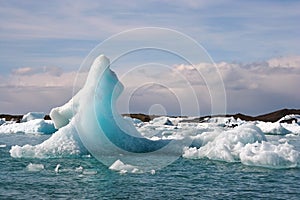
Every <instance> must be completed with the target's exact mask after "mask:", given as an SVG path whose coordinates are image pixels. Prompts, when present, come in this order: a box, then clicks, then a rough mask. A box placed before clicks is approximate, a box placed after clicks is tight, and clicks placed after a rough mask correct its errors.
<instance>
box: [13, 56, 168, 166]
mask: <svg viewBox="0 0 300 200" xmlns="http://www.w3.org/2000/svg"><path fill="white" fill-rule="evenodd" d="M109 66H110V61H109V59H108V58H106V57H105V56H104V55H101V56H99V57H97V58H96V59H95V61H94V62H93V64H92V66H91V68H90V71H89V74H88V77H87V80H86V83H85V85H84V86H83V88H82V89H81V90H80V91H79V92H78V93H77V94H76V95H75V96H74V97H73V98H72V99H71V100H70V101H69V102H67V103H66V104H64V105H63V106H60V107H57V108H53V109H52V110H51V112H50V117H51V119H52V120H53V123H54V126H55V128H57V129H58V131H57V132H56V133H54V134H53V135H52V136H51V137H50V138H49V139H48V140H46V141H44V142H43V143H41V144H39V145H36V146H31V145H25V146H23V147H20V146H13V147H12V148H11V151H10V153H11V156H13V157H51V152H52V153H53V156H57V155H66V154H70V155H74V154H81V152H86V149H87V150H88V151H89V152H90V153H92V154H93V156H94V157H96V158H98V159H102V156H103V155H120V154H122V155H131V154H139V153H142V154H143V153H151V152H157V151H159V150H161V149H163V150H165V149H168V148H164V147H166V146H168V145H169V144H170V143H172V142H171V140H167V139H160V140H150V139H147V138H145V137H144V136H143V135H141V134H140V133H139V132H138V131H137V129H136V128H135V126H134V124H133V123H129V122H130V121H129V120H127V119H124V118H123V117H122V116H121V115H120V114H119V113H118V112H117V111H116V106H115V104H116V100H117V98H118V97H119V95H120V94H121V92H122V91H123V85H122V84H121V83H120V82H119V80H118V78H117V76H116V74H115V73H114V72H113V71H112V70H110V68H109ZM79 138H80V139H79ZM85 148H86V149H85ZM168 151H169V152H170V151H172V149H170V148H169V149H168ZM116 160H117V159H116ZM114 161H115V160H114ZM114 161H110V162H109V163H108V165H109V166H110V165H111V164H112V162H114Z"/></svg>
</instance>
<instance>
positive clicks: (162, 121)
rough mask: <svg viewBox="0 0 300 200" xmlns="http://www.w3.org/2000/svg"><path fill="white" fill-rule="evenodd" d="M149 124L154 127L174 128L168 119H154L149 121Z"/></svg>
mask: <svg viewBox="0 0 300 200" xmlns="http://www.w3.org/2000/svg"><path fill="white" fill-rule="evenodd" d="M150 124H152V125H154V126H162V125H167V126H174V125H173V123H172V122H171V121H170V119H169V118H168V117H157V118H154V119H153V120H152V121H150Z"/></svg>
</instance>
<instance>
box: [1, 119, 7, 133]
mask: <svg viewBox="0 0 300 200" xmlns="http://www.w3.org/2000/svg"><path fill="white" fill-rule="evenodd" d="M5 123H6V120H5V118H0V126H1V125H2V124H5ZM0 132H1V131H0Z"/></svg>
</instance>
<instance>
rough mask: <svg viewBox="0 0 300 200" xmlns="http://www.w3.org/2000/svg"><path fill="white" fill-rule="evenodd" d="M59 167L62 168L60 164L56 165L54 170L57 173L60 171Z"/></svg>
mask: <svg viewBox="0 0 300 200" xmlns="http://www.w3.org/2000/svg"><path fill="white" fill-rule="evenodd" d="M59 169H60V164H57V165H56V167H55V169H54V171H55V172H56V173H58V172H59Z"/></svg>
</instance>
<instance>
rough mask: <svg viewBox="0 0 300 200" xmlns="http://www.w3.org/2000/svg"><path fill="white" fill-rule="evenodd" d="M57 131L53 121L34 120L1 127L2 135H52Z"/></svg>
mask: <svg viewBox="0 0 300 200" xmlns="http://www.w3.org/2000/svg"><path fill="white" fill-rule="evenodd" d="M55 131H56V129H55V128H54V124H53V122H52V121H51V120H43V119H34V120H30V121H28V122H23V123H10V124H3V125H2V126H0V133H42V134H52V133H54V132H55Z"/></svg>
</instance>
